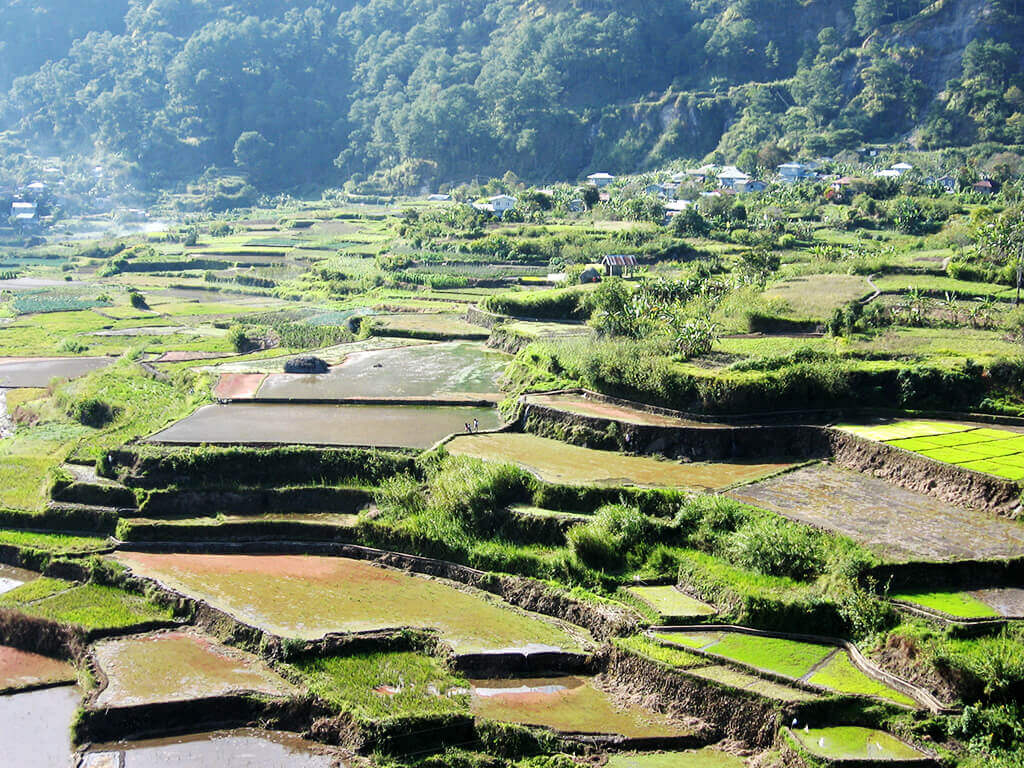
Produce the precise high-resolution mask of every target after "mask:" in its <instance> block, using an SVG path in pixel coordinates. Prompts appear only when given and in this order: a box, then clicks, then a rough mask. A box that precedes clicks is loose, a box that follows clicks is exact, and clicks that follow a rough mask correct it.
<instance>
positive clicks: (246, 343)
mask: <svg viewBox="0 0 1024 768" xmlns="http://www.w3.org/2000/svg"><path fill="white" fill-rule="evenodd" d="M228 343H229V344H230V345H231V348H232V349H233V350H235V352H248V351H249V350H250V349H251V348H252V346H253V343H252V340H251V339H250V338H249V337H248V336H247V335H246V332H245V328H243V327H242V326H240V325H233V326H231V329H230V330H229V331H228Z"/></svg>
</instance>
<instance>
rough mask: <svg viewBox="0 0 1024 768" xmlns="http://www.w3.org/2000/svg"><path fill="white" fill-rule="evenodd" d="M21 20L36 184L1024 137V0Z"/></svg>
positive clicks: (457, 3)
mask: <svg viewBox="0 0 1024 768" xmlns="http://www.w3.org/2000/svg"><path fill="white" fill-rule="evenodd" d="M26 20H28V21H26ZM26 24H27V26H26ZM25 30H27V32H28V34H25V32H24V31H25ZM0 34H2V44H3V46H4V49H3V50H4V53H5V56H4V61H3V66H2V67H0V86H5V87H6V86H7V85H8V84H9V81H10V80H11V79H12V78H13V77H15V76H17V75H23V76H21V77H20V78H18V79H16V80H14V81H13V83H11V84H10V88H9V90H8V92H7V93H6V95H5V96H3V98H2V99H0V131H3V133H2V134H0V136H2V144H0V149H2V150H3V155H4V161H3V162H4V163H5V164H6V166H7V169H8V171H10V172H13V173H15V174H16V173H18V172H19V170H22V168H21V161H20V160H19V157H21V156H23V154H24V153H25V152H26V151H30V152H32V153H33V154H35V155H40V154H47V153H49V154H61V155H69V154H78V155H80V156H82V157H84V158H101V157H105V156H106V157H109V156H118V157H120V158H121V159H123V160H124V161H126V162H127V163H128V164H129V168H130V170H131V173H132V174H133V175H134V176H135V177H136V183H138V184H140V185H142V186H145V187H150V188H162V187H172V186H174V185H176V184H180V183H181V182H183V181H187V180H190V179H193V178H195V177H196V176H198V175H199V174H201V173H202V172H203V171H204V170H206V169H207V168H210V167H221V168H225V167H234V166H237V167H238V168H240V169H241V170H242V171H245V172H247V173H248V174H249V175H250V176H251V177H252V179H253V181H254V183H256V184H257V186H260V187H261V188H264V189H267V188H288V187H292V186H296V185H300V184H303V183H314V184H336V183H338V181H339V180H344V179H348V178H355V179H356V180H358V181H363V183H364V184H366V185H368V186H374V187H378V188H381V189H390V190H401V189H414V188H417V187H419V186H420V185H421V184H430V183H436V182H439V181H444V180H460V179H465V178H469V177H471V176H475V175H481V176H485V175H488V174H498V173H501V172H504V171H505V170H508V169H511V170H513V171H515V172H516V173H517V174H518V175H520V176H521V177H524V178H530V179H535V180H541V179H549V178H568V177H576V176H578V175H579V174H580V173H581V172H583V171H584V170H585V169H588V168H590V169H593V168H596V167H597V166H601V167H602V168H603V169H605V170H610V171H625V170H636V169H639V168H643V167H645V166H647V165H652V164H656V163H663V162H665V161H667V160H671V159H674V158H678V157H686V158H697V157H701V156H704V155H706V154H708V153H710V152H713V151H715V150H718V151H719V152H720V153H721V154H722V157H723V159H729V160H736V158H737V157H740V156H741V155H742V157H743V158H744V159H745V160H746V161H747V162H748V163H755V162H757V161H758V158H760V161H761V164H763V165H766V166H770V165H771V164H772V163H774V162H775V161H777V160H779V159H780V158H785V157H787V156H792V155H796V154H799V153H811V154H834V153H836V152H839V151H842V150H844V149H850V148H854V147H856V146H859V145H860V144H862V143H864V142H890V141H895V140H900V139H909V140H910V141H911V142H912V143H913V144H915V145H916V146H921V147H925V148H939V147H946V146H967V145H971V144H975V143H977V142H997V143H1000V144H1021V143H1024V90H1022V89H1024V79H1022V69H1024V68H1022V55H1024V44H1022V43H1024V3H1021V2H1020V0H938V2H936V3H934V4H932V5H928V6H925V5H924V4H923V2H921V0H807V1H806V2H800V1H799V0H664V1H663V2H651V0H550V1H549V2H543V1H542V0H486V1H485V0H359V1H352V0H348V1H346V0H335V1H334V2H332V1H331V0H285V1H284V2H282V1H280V0H274V1H271V0H250V1H249V2H244V3H242V2H228V1H227V0H152V2H145V1H144V0H124V1H123V2H120V1H115V2H110V1H109V0H104V1H103V2H100V1H99V0H88V1H87V2H83V1H82V0H76V2H71V1H70V0H44V1H43V2H33V3H29V2H27V1H26V2H20V1H16V2H11V3H8V4H7V6H6V7H5V8H4V9H3V10H0Z"/></svg>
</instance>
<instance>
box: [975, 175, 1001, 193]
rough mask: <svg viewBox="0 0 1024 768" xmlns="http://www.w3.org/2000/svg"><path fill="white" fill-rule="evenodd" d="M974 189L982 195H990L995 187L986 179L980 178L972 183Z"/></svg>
mask: <svg viewBox="0 0 1024 768" xmlns="http://www.w3.org/2000/svg"><path fill="white" fill-rule="evenodd" d="M974 191H975V192H977V193H979V194H982V195H991V194H994V193H995V191H996V188H995V185H994V184H993V183H992V182H991V181H989V180H988V179H982V180H981V181H979V182H978V183H977V184H975V185H974Z"/></svg>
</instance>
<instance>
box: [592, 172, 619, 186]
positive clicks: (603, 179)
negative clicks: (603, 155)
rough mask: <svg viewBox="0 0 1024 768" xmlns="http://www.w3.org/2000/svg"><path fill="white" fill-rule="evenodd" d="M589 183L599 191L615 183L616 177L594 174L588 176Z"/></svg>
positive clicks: (606, 174)
mask: <svg viewBox="0 0 1024 768" xmlns="http://www.w3.org/2000/svg"><path fill="white" fill-rule="evenodd" d="M587 181H588V182H589V183H590V184H591V185H593V186H595V187H597V188H598V189H601V188H602V187H607V186H608V185H609V184H611V183H612V182H613V181H615V177H614V176H612V175H611V174H610V173H604V172H601V173H592V174H590V175H589V176H587Z"/></svg>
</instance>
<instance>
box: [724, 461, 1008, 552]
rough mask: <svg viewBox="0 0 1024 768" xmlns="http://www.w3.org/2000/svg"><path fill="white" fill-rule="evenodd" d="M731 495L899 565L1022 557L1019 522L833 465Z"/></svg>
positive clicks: (741, 490) (821, 466)
mask: <svg viewBox="0 0 1024 768" xmlns="http://www.w3.org/2000/svg"><path fill="white" fill-rule="evenodd" d="M728 495H729V496H731V497H732V498H734V499H738V500H739V501H745V502H747V503H750V504H755V505H757V506H760V507H764V508H766V509H770V510H772V511H774V512H778V513H779V514H781V515H785V516H786V517H788V518H790V519H793V520H798V521H800V522H802V523H809V524H810V525H815V526H819V527H821V528H827V529H829V530H832V531H836V532H837V533H841V534H843V535H845V536H849V537H850V538H851V539H853V540H854V541H856V542H858V543H860V544H862V545H864V546H865V547H867V548H868V549H871V550H872V551H874V552H875V553H877V554H878V555H880V556H882V557H884V558H887V559H889V560H893V561H897V562H899V561H905V560H934V561H952V560H963V559H972V558H980V559H996V558H1008V557H1019V556H1022V555H1024V526H1022V525H1021V524H1020V523H1016V522H1014V521H1012V520H1009V519H1007V518H1002V517H996V516H994V515H991V514H986V513H984V512H978V511H971V510H967V509H961V508H959V507H954V506H952V505H950V504H945V503H943V502H941V501H939V500H937V499H934V498H932V497H931V496H925V495H923V494H920V493H915V492H914V491H908V490H904V489H902V488H898V487H896V486H894V485H890V484H889V483H887V482H885V481H884V480H880V479H878V478H876V477H872V476H871V475H866V474H861V473H858V472H853V471H850V470H844V469H838V468H836V467H833V466H829V465H823V464H818V465H814V466H810V467H804V468H802V469H798V470H797V471H795V472H791V473H789V474H786V475H780V476H779V477H774V478H770V479H768V480H765V481H764V482H761V483H756V484H754V485H749V486H746V487H744V488H737V489H734V490H732V491H730V492H729V494H728Z"/></svg>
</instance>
